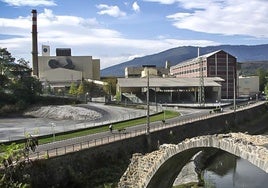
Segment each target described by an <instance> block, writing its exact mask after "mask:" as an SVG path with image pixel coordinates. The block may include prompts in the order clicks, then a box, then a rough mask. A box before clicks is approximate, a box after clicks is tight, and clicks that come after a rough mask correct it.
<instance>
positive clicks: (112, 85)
mask: <svg viewBox="0 0 268 188" xmlns="http://www.w3.org/2000/svg"><path fill="white" fill-rule="evenodd" d="M102 81H104V82H106V83H107V85H104V87H103V90H104V91H105V92H106V93H107V94H111V95H115V94H116V83H117V78H116V77H110V78H104V79H102Z"/></svg>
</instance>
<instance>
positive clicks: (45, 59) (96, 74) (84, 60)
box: [38, 56, 100, 80]
mask: <svg viewBox="0 0 268 188" xmlns="http://www.w3.org/2000/svg"><path fill="white" fill-rule="evenodd" d="M51 59H55V60H56V61H58V62H59V64H60V66H65V65H67V64H68V63H67V61H68V60H67V59H69V60H70V61H71V62H72V65H73V66H74V67H73V69H71V70H75V71H80V72H82V76H83V78H84V79H96V80H99V79H100V60H99V59H92V56H66V57H65V56H39V57H38V68H39V69H38V71H39V73H40V75H42V74H43V73H44V72H47V71H51V70H53V69H52V68H51V67H50V66H49V61H50V60H51ZM55 69H58V68H55ZM64 70H68V69H64ZM64 70H63V71H61V72H60V74H65V71H64ZM43 75H44V74H43ZM43 79H46V78H43ZM49 79H50V80H53V76H52V77H50V78H49Z"/></svg>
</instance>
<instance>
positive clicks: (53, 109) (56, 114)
mask: <svg viewBox="0 0 268 188" xmlns="http://www.w3.org/2000/svg"><path fill="white" fill-rule="evenodd" d="M24 115H27V116H32V117H41V118H49V119H55V120H63V119H70V120H95V119H99V118H101V117H102V114H101V113H99V112H96V111H94V110H91V109H86V108H82V107H77V106H71V105H64V106H63V105H62V106H42V107H38V108H35V109H32V110H29V111H28V112H25V114H24Z"/></svg>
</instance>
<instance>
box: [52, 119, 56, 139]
mask: <svg viewBox="0 0 268 188" xmlns="http://www.w3.org/2000/svg"><path fill="white" fill-rule="evenodd" d="M55 127H56V125H55V123H51V129H52V134H53V142H55V140H56V136H55Z"/></svg>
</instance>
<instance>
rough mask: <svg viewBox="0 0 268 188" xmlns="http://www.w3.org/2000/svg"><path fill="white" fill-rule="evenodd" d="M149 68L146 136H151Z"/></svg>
mask: <svg viewBox="0 0 268 188" xmlns="http://www.w3.org/2000/svg"><path fill="white" fill-rule="evenodd" d="M149 94H150V93H149V68H148V67H147V96H146V97H147V126H146V134H147V135H149V134H150V103H149V96H150V95H149Z"/></svg>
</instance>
